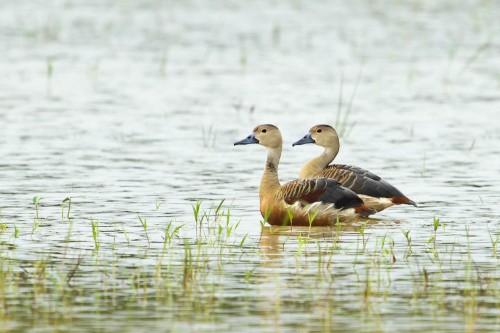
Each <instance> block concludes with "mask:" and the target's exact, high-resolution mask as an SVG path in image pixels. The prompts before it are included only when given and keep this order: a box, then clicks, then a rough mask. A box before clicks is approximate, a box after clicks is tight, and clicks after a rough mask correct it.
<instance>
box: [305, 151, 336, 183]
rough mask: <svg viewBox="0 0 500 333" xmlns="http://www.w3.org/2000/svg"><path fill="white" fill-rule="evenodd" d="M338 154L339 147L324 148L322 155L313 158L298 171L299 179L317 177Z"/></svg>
mask: <svg viewBox="0 0 500 333" xmlns="http://www.w3.org/2000/svg"><path fill="white" fill-rule="evenodd" d="M338 153H339V147H338V146H336V147H328V148H325V150H324V151H323V153H322V154H321V155H319V156H318V157H316V158H313V159H312V160H310V161H309V162H307V163H306V164H304V166H303V167H302V169H300V174H299V178H310V177H317V176H318V175H319V174H320V173H321V171H323V170H324V169H325V168H326V167H327V166H328V165H329V164H330V163H332V161H333V160H334V159H335V157H336V156H337V154H338Z"/></svg>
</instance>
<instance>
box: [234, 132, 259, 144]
mask: <svg viewBox="0 0 500 333" xmlns="http://www.w3.org/2000/svg"><path fill="white" fill-rule="evenodd" d="M253 143H259V140H257V138H256V137H255V135H254V134H250V135H249V136H247V137H246V138H244V139H243V140H241V141H236V142H235V143H234V145H235V146H237V145H251V144H253Z"/></svg>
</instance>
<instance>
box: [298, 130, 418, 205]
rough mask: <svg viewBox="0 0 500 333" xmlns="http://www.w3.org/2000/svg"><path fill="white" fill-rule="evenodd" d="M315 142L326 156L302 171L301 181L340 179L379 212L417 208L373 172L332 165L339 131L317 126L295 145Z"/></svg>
mask: <svg viewBox="0 0 500 333" xmlns="http://www.w3.org/2000/svg"><path fill="white" fill-rule="evenodd" d="M306 143H315V144H317V145H318V146H321V147H323V148H325V150H324V151H323V153H322V154H321V155H320V156H318V157H316V158H313V159H312V160H310V161H309V162H307V163H306V164H304V166H303V167H302V169H301V170H300V174H299V178H300V179H303V178H310V177H328V178H334V179H336V180H338V181H339V182H340V183H341V184H342V185H343V186H345V187H348V188H350V189H351V190H353V191H354V192H356V193H357V194H358V195H359V197H360V198H361V199H362V200H363V201H364V203H365V204H366V205H367V206H369V207H371V208H374V209H376V210H377V211H378V212H380V211H381V210H384V209H386V208H388V207H390V206H392V205H400V204H408V205H413V206H415V207H416V206H417V205H416V204H415V202H413V201H412V200H410V199H409V198H407V197H406V196H405V195H404V194H403V193H401V191H399V190H398V189H397V188H395V187H394V186H392V185H391V184H389V183H388V182H386V181H385V180H383V179H381V178H380V177H379V176H377V175H375V174H374V173H371V172H370V171H367V170H364V169H362V168H358V167H355V166H352V165H344V164H332V165H329V164H330V163H331V162H332V161H333V160H334V159H335V157H336V156H337V154H338V152H339V149H340V143H339V137H338V135H337V132H336V131H335V129H334V128H333V127H331V126H330V125H316V126H314V127H312V128H311V129H310V130H309V133H307V134H306V135H305V136H304V137H303V138H302V139H300V140H299V141H297V142H295V143H294V144H293V146H296V145H303V144H306Z"/></svg>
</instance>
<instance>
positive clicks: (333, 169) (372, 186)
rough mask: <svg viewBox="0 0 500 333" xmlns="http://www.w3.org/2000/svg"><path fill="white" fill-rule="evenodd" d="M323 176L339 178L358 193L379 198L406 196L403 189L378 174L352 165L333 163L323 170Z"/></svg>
mask: <svg viewBox="0 0 500 333" xmlns="http://www.w3.org/2000/svg"><path fill="white" fill-rule="evenodd" d="M321 177H328V178H334V179H337V180H338V181H339V182H340V183H341V184H342V186H345V187H348V188H349V189H351V190H353V191H354V192H356V193H357V194H363V195H368V196H371V197H379V198H395V197H404V195H403V193H401V191H399V190H398V189H397V188H395V187H394V186H392V185H391V184H389V183H388V182H386V181H385V180H383V179H382V178H380V177H379V176H377V175H376V174H374V173H372V172H370V171H368V170H365V169H362V168H359V167H355V166H352V165H344V164H332V165H330V166H328V167H327V168H326V169H325V170H324V171H323V173H322V174H321Z"/></svg>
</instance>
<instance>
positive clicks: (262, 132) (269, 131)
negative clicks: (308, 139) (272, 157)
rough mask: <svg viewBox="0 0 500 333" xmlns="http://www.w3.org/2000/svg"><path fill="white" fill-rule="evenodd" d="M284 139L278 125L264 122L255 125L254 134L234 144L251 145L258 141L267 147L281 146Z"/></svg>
mask: <svg viewBox="0 0 500 333" xmlns="http://www.w3.org/2000/svg"><path fill="white" fill-rule="evenodd" d="M282 140H283V139H282V138H281V132H280V130H279V129H278V127H276V126H274V125H271V124H264V125H259V126H257V127H255V128H254V129H253V131H252V134H250V135H249V136H247V137H246V138H245V139H243V140H241V141H237V142H235V143H234V145H235V146H236V145H249V144H253V143H257V144H259V145H262V146H264V147H266V148H280V147H281V145H282V142H283V141H282Z"/></svg>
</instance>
